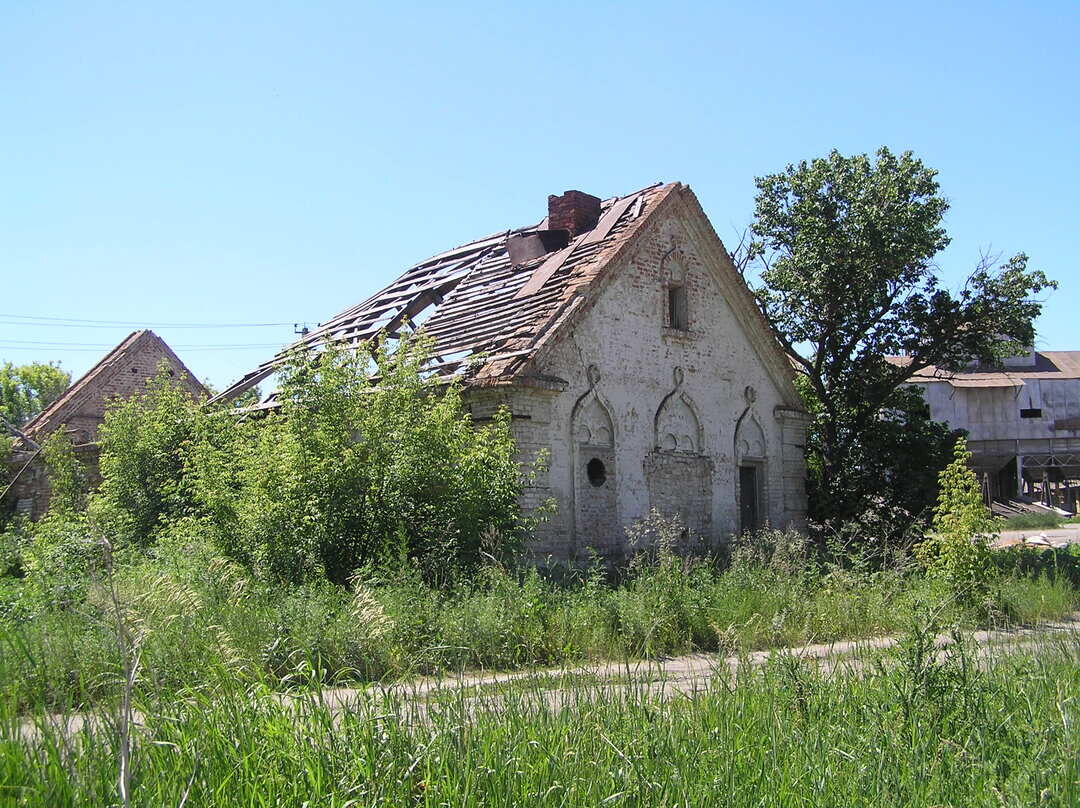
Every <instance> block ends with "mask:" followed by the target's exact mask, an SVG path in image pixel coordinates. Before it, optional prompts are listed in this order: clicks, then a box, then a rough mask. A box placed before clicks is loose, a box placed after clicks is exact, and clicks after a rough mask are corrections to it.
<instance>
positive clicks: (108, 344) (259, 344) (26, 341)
mask: <svg viewBox="0 0 1080 808" xmlns="http://www.w3.org/2000/svg"><path fill="white" fill-rule="evenodd" d="M0 342H3V343H8V344H15V345H44V346H48V347H67V348H112V347H114V344H113V343H111V342H50V341H46V340H36V339H8V338H7V337H0ZM281 344H282V343H280V342H220V343H213V342H189V343H183V342H177V343H173V344H171V345H170V347H172V348H276V347H279V346H280V345H281Z"/></svg>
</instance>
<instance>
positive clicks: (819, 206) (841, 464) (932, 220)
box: [743, 148, 1056, 519]
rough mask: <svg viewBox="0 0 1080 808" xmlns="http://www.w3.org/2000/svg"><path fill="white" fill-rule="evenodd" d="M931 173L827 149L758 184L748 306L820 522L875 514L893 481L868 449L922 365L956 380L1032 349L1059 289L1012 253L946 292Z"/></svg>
mask: <svg viewBox="0 0 1080 808" xmlns="http://www.w3.org/2000/svg"><path fill="white" fill-rule="evenodd" d="M936 174H937V172H936V171H934V170H933V169H931V168H928V167H927V166H925V165H924V164H923V163H922V161H921V160H919V159H918V158H916V157H915V156H913V155H912V154H911V153H910V152H905V153H903V154H901V155H899V156H897V155H894V154H893V153H892V152H890V151H889V150H888V149H886V148H881V149H879V150H878V152H877V154H876V155H875V156H874V157H873V158H872V157H870V156H868V155H865V154H860V155H855V156H852V157H845V156H844V155H842V154H840V153H839V152H837V151H833V152H831V153H830V154H829V155H828V156H827V157H824V158H819V159H815V160H810V161H804V162H801V163H798V164H796V165H789V166H788V167H787V169H786V170H785V171H783V172H780V173H778V174H770V175H768V176H765V177H759V178H758V179H757V189H758V193H757V198H756V210H755V217H754V222H753V225H752V227H751V232H752V233H753V241H752V242H751V244H750V245H749V249H748V250H747V251H746V252H745V253H744V255H743V258H744V261H743V263H744V266H746V267H756V269H757V273H758V278H759V282H757V283H752V284H751V285H752V287H753V291H754V292H755V294H756V296H757V300H758V305H759V307H760V308H761V311H762V313H763V314H764V315H765V317H766V319H767V320H768V321H769V322H770V323H771V324H772V326H773V328H774V329H775V331H776V334H777V336H778V338H779V339H780V341H781V343H782V345H783V347H784V349H785V350H786V351H787V353H788V354H789V355H790V357H791V360H792V362H793V364H794V366H795V369H796V372H797V373H798V374H799V375H800V377H801V380H802V387H803V390H804V393H805V396H806V397H807V398H808V400H809V401H810V402H811V405H812V406H811V409H812V410H813V411H814V414H815V419H814V423H813V427H812V431H811V438H810V445H811V447H812V450H813V455H812V457H811V467H812V479H811V495H812V496H811V513H812V516H815V517H817V518H818V519H824V518H830V517H840V518H844V517H848V516H852V515H856V514H858V513H860V512H862V510H863V509H865V508H867V507H871V506H874V505H875V504H880V503H881V499H882V494H883V492H886V493H887V492H888V491H889V489H890V485H886V484H885V483H886V482H887V480H888V479H889V477H890V476H892V477H895V476H896V474H897V473H902V472H903V469H899V470H896V469H894V470H893V471H892V472H891V473H890V472H889V470H888V469H883V468H880V466H881V463H880V462H879V461H880V459H881V458H875V456H874V451H873V447H874V446H875V445H876V444H877V443H879V442H880V441H878V440H877V439H876V437H877V435H878V434H879V433H880V432H881V431H882V430H883V429H884V428H885V427H884V426H883V425H884V424H886V423H887V422H889V421H890V419H892V420H893V421H895V417H894V416H895V414H896V412H897V411H905V410H907V409H910V406H911V401H910V400H909V399H908V398H904V399H903V400H901V399H899V398H898V392H897V391H898V389H899V388H900V386H901V385H902V383H903V382H905V381H906V380H908V379H910V378H911V377H912V375H913V374H915V373H916V372H918V371H919V370H922V369H924V368H926V367H928V366H930V365H935V366H938V367H940V368H944V369H947V370H960V369H961V368H963V367H964V366H965V365H966V364H968V363H969V362H970V361H971V360H973V359H978V360H979V361H981V362H988V363H993V362H995V361H997V360H999V359H1000V358H1001V357H1003V356H1005V355H1008V354H1010V353H1012V352H1015V351H1016V350H1017V348H1018V347H1019V346H1024V345H1030V344H1032V341H1033V339H1034V329H1033V321H1034V319H1035V318H1036V317H1037V316H1038V314H1039V312H1040V310H1041V302H1040V301H1039V300H1038V295H1039V294H1040V293H1041V292H1043V291H1044V290H1047V289H1052V288H1055V287H1056V284H1055V283H1054V282H1053V281H1051V280H1049V279H1048V278H1047V277H1046V275H1045V274H1044V273H1043V272H1041V271H1039V270H1032V269H1029V268H1028V258H1027V256H1026V255H1024V254H1022V253H1021V254H1017V255H1015V256H1013V257H1012V258H1010V259H1009V260H1007V261H1005V262H1004V263H1000V264H999V263H997V262H995V261H994V260H992V259H989V258H987V257H984V258H983V259H981V260H980V261H979V262H978V264H977V265H976V266H975V269H974V271H973V272H972V273H971V275H970V276H969V277H968V279H967V282H966V283H965V284H964V286H963V287H962V288H961V289H959V290H958V291H955V292H954V291H950V290H949V289H947V288H945V287H944V286H942V284H941V280H940V278H939V277H938V275H937V267H936V265H935V262H934V257H935V256H936V255H937V254H938V253H939V252H940V251H941V250H942V249H944V248H945V246H946V245H947V244H948V243H949V238H948V236H947V235H946V232H945V228H944V227H943V225H942V219H943V217H944V214H945V212H946V210H948V207H949V205H948V202H947V201H946V200H945V198H944V197H943V196H942V195H941V193H940V189H939V187H938V182H937V178H936ZM888 355H905V356H907V357H908V359H907V361H906V362H905V363H904V364H897V363H891V362H887V361H886V360H885V357H886V356H888ZM931 432H933V431H932V430H931ZM931 437H932V438H933V440H936V441H937V442H938V443H939V444H940V442H941V439H942V437H943V436H942V435H941V434H940V433H936V434H935V435H932V436H931ZM939 448H940V447H939ZM889 451H892V452H894V453H895V448H894V449H890V450H889ZM932 453H933V454H935V455H936V454H940V452H939V450H938V449H933V450H932ZM897 459H898V460H900V461H901V462H902V460H903V458H897Z"/></svg>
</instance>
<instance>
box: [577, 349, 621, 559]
mask: <svg viewBox="0 0 1080 808" xmlns="http://www.w3.org/2000/svg"><path fill="white" fill-rule="evenodd" d="M588 381H589V389H588V390H587V391H585V393H583V394H582V395H581V397H580V398H578V400H577V401H576V402H575V403H574V407H573V409H572V410H571V414H570V426H571V431H572V442H573V447H572V451H571V456H572V457H573V463H574V478H573V480H574V508H573V513H574V534H575V539H576V542H577V545H578V548H579V549H584V548H586V547H592V548H594V549H596V550H598V551H601V552H604V553H612V552H617V551H618V549H619V545H620V544H621V541H622V531H621V529H620V528H619V519H618V509H617V498H616V481H617V476H616V469H615V440H616V432H615V420H614V419H613V418H612V416H611V408H610V407H609V406H608V404H607V402H606V401H604V398H603V396H601V394H600V391H599V390H598V389H597V385H598V384H599V382H600V371H599V369H598V368H597V367H596V366H595V365H590V366H589V368H588Z"/></svg>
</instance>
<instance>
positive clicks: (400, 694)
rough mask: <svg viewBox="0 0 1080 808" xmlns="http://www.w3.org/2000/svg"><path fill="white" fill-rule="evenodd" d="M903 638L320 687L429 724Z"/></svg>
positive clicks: (348, 704) (984, 643)
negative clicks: (521, 701)
mask: <svg viewBox="0 0 1080 808" xmlns="http://www.w3.org/2000/svg"><path fill="white" fill-rule="evenodd" d="M961 636H962V637H963V638H965V639H967V640H968V641H970V642H971V644H972V646H973V652H974V656H975V657H977V658H978V659H981V660H988V659H990V658H992V657H993V655H994V654H997V653H1006V652H1009V651H1018V650H1025V649H1027V650H1030V649H1032V648H1037V647H1040V646H1049V645H1051V644H1053V643H1055V642H1060V641H1062V640H1066V641H1070V642H1071V641H1074V640H1080V612H1078V613H1075V614H1072V615H1070V616H1069V617H1068V618H1066V619H1064V620H1060V621H1054V622H1048V623H1042V624H1040V625H1038V626H1035V627H1024V628H1015V629H995V630H990V631H974V632H963V633H962V634H961ZM953 641H954V638H953V636H952V635H951V634H942V635H940V636H938V637H937V638H936V639H935V644H936V645H937V646H938V648H940V649H943V650H944V649H945V648H946V647H947V646H949V645H950V644H951V643H953ZM899 642H900V639H899V638H898V637H876V638H870V639H863V640H844V641H837V642H831V643H817V644H811V645H803V646H796V647H790V648H773V649H768V650H762V651H753V652H750V653H748V654H745V655H742V656H728V657H718V656H716V655H712V654H689V655H685V656H678V657H672V658H669V659H662V660H627V661H623V662H604V663H596V664H583V665H578V666H566V667H561V668H539V669H532V670H524V671H515V672H509V673H476V672H470V673H464V674H461V675H457V676H441V677H427V678H421V679H414V680H410V681H407V682H400V683H395V684H392V685H378V684H375V685H369V686H367V687H362V688H327V689H324V690H322V691H321V692H320V693H319V694H318V697H317V698H318V701H319V702H320V703H321V704H323V705H325V706H326V707H328V708H329V709H331V710H332V711H333V712H335V713H339V714H343V713H345V712H350V711H361V712H364V711H370V710H372V709H373V708H375V709H379V705H380V704H381V705H383V706H386V705H392V706H393V707H394V709H397V710H398V711H399V712H400V713H401V714H402V718H404V719H406V720H408V721H420V722H423V721H424V720H425V716H426V715H427V714H428V712H429V711H430V710H431V709H432V708H433V707H435V706H436V705H439V704H446V703H452V704H454V705H455V706H463V707H464V708H465V710H466V711H468V712H470V713H471V712H474V711H480V710H486V709H498V707H499V705H500V704H505V699H506V697H507V694H508V692H509V691H508V688H507V685H509V684H514V685H516V686H515V688H514V692H515V693H517V694H521V695H524V697H525V698H529V699H532V703H534V704H546V705H547V706H549V707H552V708H558V707H561V706H565V705H568V704H571V703H574V702H575V701H577V700H578V699H581V698H595V697H597V696H598V695H600V696H602V697H610V696H616V695H618V694H620V693H626V692H628V691H630V690H631V689H633V690H634V691H635V692H638V693H646V694H650V695H659V696H661V697H663V698H670V697H677V696H693V695H694V694H695V693H700V692H702V691H704V690H706V689H708V688H709V687H711V686H713V685H714V684H715V683H716V682H717V681H726V682H731V681H733V680H734V674H735V672H736V671H737V670H738V669H739V667H740V666H743V665H749V666H751V667H760V666H762V665H764V664H765V663H766V662H768V661H769V660H770V659H771V658H773V657H774V656H790V657H796V658H799V659H802V660H806V661H809V662H811V663H812V664H814V665H816V666H817V667H818V669H819V670H822V671H824V672H827V673H833V672H847V673H852V674H858V673H860V672H862V671H864V670H866V669H867V667H868V665H869V664H870V663H871V662H872V660H873V659H874V658H875V657H876V656H877V655H879V654H881V653H882V652H884V651H887V650H888V649H890V648H893V647H895V646H896V645H897V644H898V643H899ZM582 685H584V687H582ZM281 698H282V699H283V700H284V701H286V702H288V701H299V700H301V699H306V698H308V697H306V696H300V697H291V696H287V695H283V696H281ZM41 720H44V721H45V722H47V723H48V724H49V726H50V727H52V728H53V729H57V730H61V734H62V735H65V736H70V735H71V734H74V733H78V732H80V731H81V730H82V729H83V728H84V727H85V726H86V725H87V723H88V722H89V723H90V724H91V725H93V726H95V727H101V728H105V729H106V730H107V729H108V727H102V725H103V724H105V723H109V722H104V721H103V719H102V718H101V717H100V716H93V717H90V716H88V715H87V714H82V713H70V714H66V715H50V716H47V717H45V718H44V719H41V718H38V719H36V720H27V721H26V722H24V723H23V724H22V725H21V727H20V735H22V737H23V738H24V739H26V740H30V739H32V738H35V737H37V736H38V735H39V727H38V722H40V721H41ZM134 721H135V724H136V726H137V727H138V728H140V729H146V727H145V726H144V725H143V716H141V715H139V714H136V715H135V716H134Z"/></svg>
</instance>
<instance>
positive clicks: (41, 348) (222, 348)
mask: <svg viewBox="0 0 1080 808" xmlns="http://www.w3.org/2000/svg"><path fill="white" fill-rule="evenodd" d="M115 347H116V346H115V345H108V346H106V347H104V348H77V347H74V346H70V347H63V346H52V347H50V346H45V345H7V344H4V343H3V342H0V350H4V351H33V352H36V353H44V352H48V353H67V352H68V351H77V352H83V351H85V352H89V353H101V352H102V351H105V350H107V349H108V348H115ZM176 347H179V346H176ZM281 348H282V346H281V345H278V344H273V345H198V346H188V347H186V348H184V352H185V353H188V352H190V351H199V352H214V351H218V352H222V353H224V352H226V351H251V350H257V351H266V350H280V349H281Z"/></svg>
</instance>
